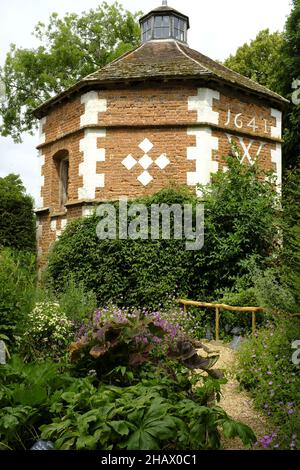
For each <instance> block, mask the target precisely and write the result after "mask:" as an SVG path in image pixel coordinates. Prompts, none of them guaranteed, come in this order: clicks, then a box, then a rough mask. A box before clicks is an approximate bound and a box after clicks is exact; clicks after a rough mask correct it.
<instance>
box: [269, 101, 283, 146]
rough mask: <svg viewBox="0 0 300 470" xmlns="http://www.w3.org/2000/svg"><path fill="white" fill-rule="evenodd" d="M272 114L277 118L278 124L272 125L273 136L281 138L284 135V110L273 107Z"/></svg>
mask: <svg viewBox="0 0 300 470" xmlns="http://www.w3.org/2000/svg"><path fill="white" fill-rule="evenodd" d="M271 116H272V117H274V118H275V119H276V125H275V126H271V136H272V137H275V138H277V139H281V136H282V112H281V111H278V109H274V108H271Z"/></svg>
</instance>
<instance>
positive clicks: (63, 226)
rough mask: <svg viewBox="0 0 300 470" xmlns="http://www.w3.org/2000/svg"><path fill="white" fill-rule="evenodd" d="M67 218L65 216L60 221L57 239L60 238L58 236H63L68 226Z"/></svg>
mask: <svg viewBox="0 0 300 470" xmlns="http://www.w3.org/2000/svg"><path fill="white" fill-rule="evenodd" d="M67 223H68V221H67V218H63V219H61V221H60V229H59V230H57V231H56V239H58V237H60V236H61V234H62V233H63V231H64V229H65V228H66V226H67Z"/></svg>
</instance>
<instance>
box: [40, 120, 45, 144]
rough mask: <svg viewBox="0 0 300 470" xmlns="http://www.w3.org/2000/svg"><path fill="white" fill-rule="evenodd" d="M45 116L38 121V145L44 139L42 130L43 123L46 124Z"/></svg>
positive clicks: (43, 141)
mask: <svg viewBox="0 0 300 470" xmlns="http://www.w3.org/2000/svg"><path fill="white" fill-rule="evenodd" d="M46 121H47V117H43V118H42V119H40V122H39V145H41V144H44V143H45V141H46V134H45V132H44V125H45V124H46Z"/></svg>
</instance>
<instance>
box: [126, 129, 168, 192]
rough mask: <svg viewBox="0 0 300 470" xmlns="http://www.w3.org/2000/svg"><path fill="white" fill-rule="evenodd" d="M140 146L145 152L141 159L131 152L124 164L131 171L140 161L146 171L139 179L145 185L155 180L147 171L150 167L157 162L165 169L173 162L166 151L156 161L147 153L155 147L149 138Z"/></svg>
mask: <svg viewBox="0 0 300 470" xmlns="http://www.w3.org/2000/svg"><path fill="white" fill-rule="evenodd" d="M139 148H140V149H141V150H142V151H143V152H144V155H143V156H142V157H141V158H140V159H139V160H136V159H135V158H134V157H133V156H132V155H131V154H129V155H127V157H126V158H124V160H123V161H122V165H124V166H125V168H127V170H128V171H130V170H132V168H133V167H134V166H135V165H136V164H137V163H138V164H139V165H140V166H141V167H142V168H143V169H144V170H145V171H143V173H141V174H140V175H139V176H138V178H137V180H138V181H139V182H140V183H141V184H142V185H143V186H147V185H148V184H149V183H151V181H152V180H153V177H152V176H151V175H150V173H149V172H148V171H147V170H148V168H149V167H150V166H151V165H152V164H153V163H155V164H156V165H157V166H158V167H159V168H160V169H161V170H164V169H165V168H166V167H167V166H168V165H169V164H170V163H171V162H170V160H169V159H168V157H167V155H166V154H165V153H162V154H161V155H160V156H159V157H158V158H157V159H156V160H155V161H153V160H152V158H151V157H150V156H149V155H147V153H148V152H150V150H152V148H153V144H152V142H150V140H149V139H147V138H146V139H144V140H143V141H142V142H141V143H140V144H139Z"/></svg>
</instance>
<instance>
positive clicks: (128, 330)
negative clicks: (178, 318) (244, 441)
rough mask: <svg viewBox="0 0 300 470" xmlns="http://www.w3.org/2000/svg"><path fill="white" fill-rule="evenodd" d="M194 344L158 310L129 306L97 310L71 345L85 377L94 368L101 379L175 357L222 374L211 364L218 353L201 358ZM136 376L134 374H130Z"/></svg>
mask: <svg viewBox="0 0 300 470" xmlns="http://www.w3.org/2000/svg"><path fill="white" fill-rule="evenodd" d="M195 345H198V346H200V347H202V345H201V343H199V342H195V341H193V340H191V339H190V337H189V336H188V335H187V334H186V332H185V330H184V328H183V327H182V326H180V324H179V323H173V322H172V321H171V320H170V319H166V318H163V317H162V316H161V314H160V313H159V312H154V313H148V312H140V311H137V310H135V311H129V310H126V309H118V308H113V307H112V308H111V309H109V310H108V309H103V310H98V311H97V312H96V313H95V314H94V315H93V317H92V319H91V320H90V321H89V322H87V323H85V324H83V325H82V327H81V328H80V330H79V332H78V335H77V340H76V341H75V342H73V343H72V344H71V345H70V353H71V361H72V363H73V364H74V366H73V367H74V371H75V373H77V374H79V375H81V376H85V375H86V374H87V373H88V372H89V371H90V370H91V371H95V373H96V374H97V377H98V379H99V380H101V381H103V380H104V381H105V380H107V379H109V380H111V373H112V371H114V369H115V368H116V367H117V368H122V367H125V368H129V369H130V368H132V371H133V372H134V375H135V376H136V377H137V373H138V371H137V367H139V366H140V365H142V364H146V363H147V364H149V363H151V364H158V363H159V362H161V361H165V360H166V359H173V360H176V361H177V362H179V363H181V364H183V365H184V366H185V367H188V368H190V369H196V368H198V369H203V370H205V371H206V372H207V373H208V374H210V375H212V376H214V377H220V376H222V374H221V373H220V372H219V371H217V370H211V367H212V366H213V365H214V364H215V362H216V361H217V360H218V356H213V355H212V356H209V357H200V356H199V355H198V354H197V352H196V350H195V347H194V346H195ZM131 375H132V378H133V373H131Z"/></svg>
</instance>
